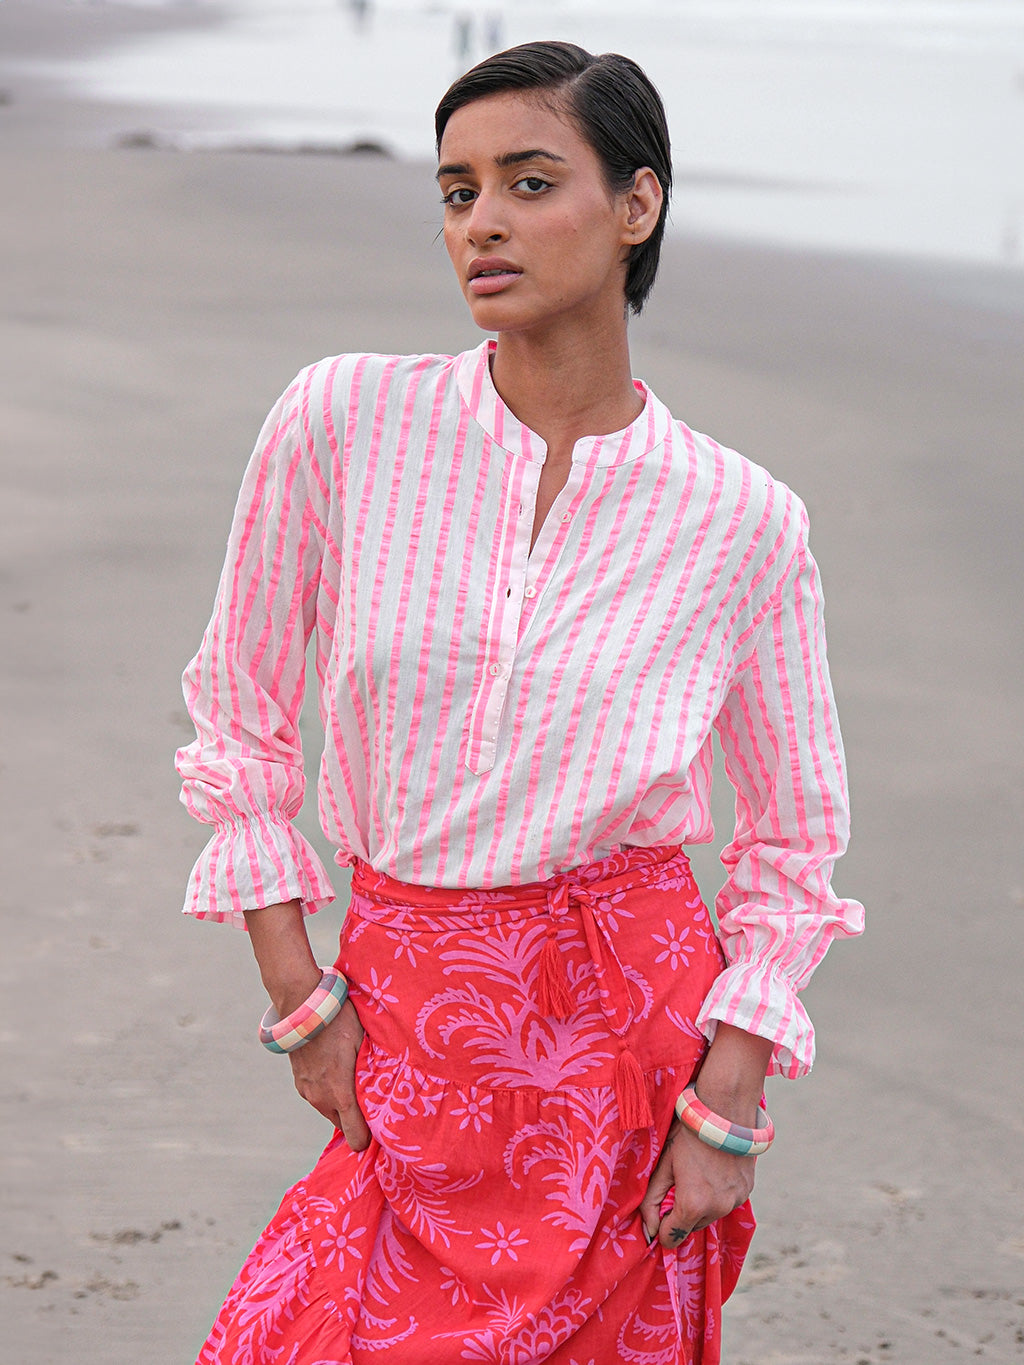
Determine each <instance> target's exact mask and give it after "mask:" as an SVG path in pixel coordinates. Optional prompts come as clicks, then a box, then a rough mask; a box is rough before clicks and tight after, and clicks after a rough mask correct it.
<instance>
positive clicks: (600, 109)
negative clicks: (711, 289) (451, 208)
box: [434, 42, 672, 313]
mask: <svg viewBox="0 0 1024 1365" xmlns="http://www.w3.org/2000/svg"><path fill="white" fill-rule="evenodd" d="M510 91H524V92H530V91H535V92H537V93H538V94H543V93H544V92H550V96H551V102H552V107H554V108H558V107H561V108H564V110H565V112H566V113H567V114H568V115H569V117H570V118H572V120H573V121H574V123H575V124H576V126H577V128H578V129H579V131H580V133H581V134H582V136H583V137H584V138H585V139H586V141H587V142H588V143H589V144H590V146H591V147H592V148H593V149H594V152H595V153H596V155H597V158H598V160H599V161H600V163H601V167H602V169H603V171H604V175H605V180H606V182H607V184H608V188H609V190H610V191H611V192H612V193H613V194H622V193H624V192H625V191H626V190H628V189H629V188H630V186H631V185H632V183H633V177H634V175H635V174H636V172H637V171H638V170H639V169H640V167H641V166H649V167H650V168H651V170H652V171H653V172H654V173H655V175H656V176H657V177H658V179H659V181H660V182H661V188H662V191H663V193H664V202H663V204H662V206H661V214H660V215H659V218H658V222H657V224H656V226H655V228H654V231H653V232H652V233H651V235H650V237H648V239H647V241H646V242H640V243H638V244H637V245H636V246H634V247H632V248H631V250H630V255H629V260H628V262H627V269H626V301H627V303H628V304H629V306H630V308H631V309H632V310H633V312H634V313H639V312H640V310H641V309H642V308H643V306H644V303H645V301H646V299H647V295H648V294H649V293H650V291H651V286H652V285H653V284H654V277H655V276H656V275H657V273H658V259H659V257H660V255H661V242H662V238H663V237H664V235H665V220H666V218H667V217H668V201H669V194H670V193H671V190H672V152H671V146H670V143H669V135H668V124H667V123H666V120H665V108H664V105H663V104H662V102H661V96H660V95H659V94H658V92H657V90H656V89H655V87H654V86H653V85H652V83H651V81H650V80H649V79H648V77H647V76H646V74H645V73H644V72H643V71H642V70H641V68H640V67H639V66H637V64H636V62H634V61H631V60H630V58H629V57H621V56H619V54H618V53H616V52H605V53H603V54H602V55H601V56H595V55H594V54H593V53H592V52H587V51H586V49H585V48H582V47H577V46H576V44H575V43H560V42H543V43H524V44H522V46H520V47H510V48H509V49H508V50H507V51H505V52H497V53H495V54H494V56H493V57H488V58H486V60H484V61H482V62H480V63H479V64H478V65H477V66H474V67H472V68H471V69H470V70H469V71H467V72H466V73H465V75H464V76H460V77H459V78H458V80H457V81H455V82H454V83H453V84H452V85H451V86H450V87H449V89H448V91H447V92H446V93H445V95H444V97H443V98H442V100H441V103H440V104H439V105H438V106H437V110H436V112H435V114H434V128H435V131H436V133H437V150H438V153H440V150H441V138H442V137H443V136H444V130H445V128H446V127H447V126H448V120H449V119H450V118H451V116H452V114H454V113H455V111H456V110H457V109H462V108H464V107H465V105H467V104H472V103H473V101H474V100H479V99H486V98H487V96H488V95H500V94H505V93H508V92H510Z"/></svg>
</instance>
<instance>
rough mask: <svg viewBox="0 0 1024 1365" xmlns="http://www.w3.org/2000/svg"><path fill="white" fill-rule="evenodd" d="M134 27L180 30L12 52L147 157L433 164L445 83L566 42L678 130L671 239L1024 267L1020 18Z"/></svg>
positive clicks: (856, 5) (452, 12)
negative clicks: (232, 154)
mask: <svg viewBox="0 0 1024 1365" xmlns="http://www.w3.org/2000/svg"><path fill="white" fill-rule="evenodd" d="M7 3H8V8H11V0H7ZM125 7H126V6H125V5H123V4H122V5H121V6H119V7H118V8H122V9H123V8H125ZM22 8H23V9H24V8H25V6H22ZM29 8H31V7H29ZM75 8H78V9H79V10H85V11H88V10H96V9H99V8H104V6H103V4H102V0H91V3H90V0H81V3H80V4H79V5H78V6H76V7H75ZM108 8H109V7H108ZM131 8H135V9H136V10H138V11H141V12H142V13H143V14H144V15H147V16H148V17H152V16H153V15H154V13H155V12H159V11H161V10H163V11H164V13H165V15H166V16H167V17H168V18H171V19H173V20H174V21H175V23H177V24H181V25H182V27H181V28H180V29H179V31H176V32H170V33H169V32H166V31H164V32H160V33H152V34H150V35H149V36H146V35H145V33H144V31H143V32H142V33H139V34H137V35H136V36H135V37H133V38H132V40H131V41H130V42H122V43H121V44H120V45H119V46H118V47H117V48H116V49H115V50H113V51H111V50H100V51H94V52H92V53H91V54H88V55H86V54H85V53H83V52H82V51H81V50H78V51H75V50H71V51H68V52H66V53H65V54H63V55H61V56H54V55H53V54H41V53H35V54H31V53H26V54H25V64H24V65H23V66H22V67H21V69H22V70H31V71H32V72H33V73H34V74H36V75H37V76H45V77H46V78H48V79H51V80H56V81H64V82H69V83H70V84H71V85H72V87H73V88H75V89H77V90H78V91H80V92H81V93H83V94H85V95H87V96H88V97H89V98H90V99H92V100H97V101H102V102H105V103H107V104H111V105H113V104H117V103H121V104H130V105H136V106H139V108H140V110H141V109H145V110H146V111H147V114H148V118H147V121H146V123H145V124H144V125H142V126H141V127H140V128H139V129H137V130H132V131H135V132H137V133H138V134H139V135H141V136H142V137H144V138H145V137H152V138H154V139H155V140H157V141H159V143H160V144H161V145H169V146H178V147H214V146H219V147H225V146H239V145H250V146H260V147H264V148H270V147H276V148H296V147H302V148H305V149H307V150H309V149H320V150H323V151H329V150H336V149H339V148H345V147H352V146H363V147H367V148H377V149H379V150H380V151H381V152H383V153H385V154H388V155H393V156H398V157H403V158H409V157H429V156H430V155H431V153H432V150H433V149H432V144H431V133H430V129H431V114H432V111H433V107H434V104H435V103H436V100H437V92H438V91H439V90H440V89H443V87H444V86H445V85H446V84H447V83H448V81H449V80H450V79H452V78H453V77H454V76H455V75H456V74H457V73H458V72H460V71H462V70H464V69H465V68H466V67H467V66H470V65H472V64H473V62H475V61H478V60H479V59H480V58H482V57H483V56H486V55H487V54H488V53H489V52H492V51H495V50H497V49H498V48H500V47H506V46H511V45H512V44H514V43H519V42H525V41H529V40H530V39H532V38H535V37H537V36H538V35H543V36H545V37H551V38H563V39H568V40H570V41H572V42H577V43H580V44H581V45H583V46H584V47H587V48H590V49H591V50H592V51H599V52H600V51H616V52H625V53H628V54H629V55H630V56H633V57H635V58H636V60H637V61H639V62H640V64H641V65H642V66H643V67H644V68H645V70H646V71H647V72H648V73H649V74H650V75H651V77H652V78H653V79H654V81H655V83H656V84H657V85H658V87H659V89H660V90H661V92H662V94H663V97H664V99H665V103H666V107H667V109H668V112H669V119H670V125H671V127H672V128H673V129H674V130H675V139H676V156H677V160H678V163H679V174H680V190H679V194H678V197H677V201H676V207H675V220H676V222H677V224H678V225H679V226H682V227H687V228H692V229H695V230H697V231H709V232H714V233H727V234H729V235H730V236H739V237H754V238H756V239H758V240H766V241H782V242H790V243H797V244H804V245H814V246H829V247H839V248H854V249H856V250H869V251H870V250H874V251H885V252H900V253H904V254H925V255H927V256H930V257H940V258H952V259H957V260H966V261H983V262H998V263H1002V264H1006V265H1009V266H1016V267H1017V268H1020V267H1022V266H1024V4H1022V3H1021V0H639V2H638V3H635V4H629V5H626V6H624V5H621V4H614V3H611V2H610V0H546V2H545V3H538V2H537V0H506V3H500V2H499V0H482V2H481V3H480V4H479V5H469V4H454V5H452V4H442V3H439V0H438V2H434V0H163V3H161V0H138V3H137V4H136V5H134V6H132V7H131ZM204 20H206V21H207V22H203V21H204ZM214 20H216V22H214ZM76 22H77V23H78V25H79V26H80V27H81V28H82V29H83V30H84V28H85V25H84V24H83V23H82V16H78V18H77V19H76ZM13 69H15V70H17V69H18V68H17V66H15V67H14V68H13Z"/></svg>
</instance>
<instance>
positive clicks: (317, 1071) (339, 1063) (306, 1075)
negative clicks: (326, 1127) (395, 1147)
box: [289, 1000, 370, 1152]
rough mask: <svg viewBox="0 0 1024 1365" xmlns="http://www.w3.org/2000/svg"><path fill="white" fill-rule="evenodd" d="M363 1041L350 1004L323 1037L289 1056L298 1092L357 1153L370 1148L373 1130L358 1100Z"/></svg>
mask: <svg viewBox="0 0 1024 1365" xmlns="http://www.w3.org/2000/svg"><path fill="white" fill-rule="evenodd" d="M362 1041H363V1027H362V1025H361V1024H360V1022H359V1016H358V1014H356V1011H355V1007H354V1005H353V1004H352V1002H351V1000H346V1001H345V1003H344V1005H342V1007H341V1009H340V1010H339V1011H338V1013H337V1015H336V1016H335V1017H334V1019H332V1020H331V1022H330V1023H329V1024H328V1025H327V1027H326V1028H325V1029H324V1030H323V1031H322V1032H321V1033H318V1034H317V1036H316V1037H315V1038H311V1039H310V1040H309V1042H308V1043H306V1044H305V1046H304V1047H300V1048H299V1049H298V1050H297V1051H295V1052H292V1053H289V1059H290V1061H291V1064H292V1076H293V1077H294V1079H295V1089H296V1090H297V1091H298V1092H299V1094H300V1095H301V1096H302V1098H303V1099H304V1100H305V1101H306V1102H307V1103H308V1104H311V1105H312V1106H313V1108H314V1109H315V1110H316V1111H317V1113H319V1114H323V1116H324V1118H325V1119H328V1120H329V1121H330V1122H331V1123H333V1124H334V1126H335V1128H340V1129H341V1131H342V1133H343V1134H344V1136H345V1141H346V1142H347V1143H348V1145H349V1146H350V1147H351V1148H352V1150H353V1151H354V1152H362V1151H364V1150H365V1149H366V1148H367V1147H368V1146H369V1145H370V1130H369V1128H368V1127H367V1126H366V1119H365V1118H364V1117H363V1112H362V1110H361V1109H360V1108H359V1101H358V1100H357V1099H356V1057H357V1055H358V1053H359V1047H360V1044H361V1043H362Z"/></svg>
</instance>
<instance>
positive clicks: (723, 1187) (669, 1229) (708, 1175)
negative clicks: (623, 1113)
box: [640, 1119, 757, 1249]
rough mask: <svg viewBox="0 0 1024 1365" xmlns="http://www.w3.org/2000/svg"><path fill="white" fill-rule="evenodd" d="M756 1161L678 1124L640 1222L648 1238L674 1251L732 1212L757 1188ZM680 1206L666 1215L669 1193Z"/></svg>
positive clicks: (653, 1177)
mask: <svg viewBox="0 0 1024 1365" xmlns="http://www.w3.org/2000/svg"><path fill="white" fill-rule="evenodd" d="M756 1162H757V1158H756V1157H753V1156H734V1155H733V1154H732V1153H731V1152H721V1151H718V1150H717V1149H716V1148H714V1147H709V1146H708V1145H707V1143H705V1142H701V1140H700V1138H698V1137H697V1136H696V1135H695V1134H694V1133H691V1132H690V1130H689V1129H688V1128H686V1127H685V1126H684V1125H683V1124H682V1123H680V1122H679V1120H678V1119H675V1120H673V1123H672V1127H671V1128H670V1129H669V1131H668V1137H667V1139H666V1140H665V1146H664V1147H663V1148H662V1150H661V1156H660V1157H659V1158H658V1164H657V1165H656V1166H655V1168H654V1171H653V1173H652V1175H651V1179H650V1183H649V1185H648V1186H647V1194H646V1195H645V1196H644V1201H643V1203H642V1204H641V1205H640V1217H641V1218H642V1220H643V1225H644V1228H645V1230H646V1232H647V1236H648V1238H649V1239H650V1240H651V1241H652V1242H653V1241H654V1239H655V1237H657V1238H658V1239H659V1241H660V1242H661V1245H662V1246H663V1247H668V1248H670V1249H671V1248H674V1247H677V1246H679V1245H680V1243H681V1242H682V1241H683V1240H684V1239H685V1238H686V1237H688V1236H689V1235H690V1233H691V1232H694V1231H696V1229H697V1228H706V1227H707V1226H708V1224H709V1223H713V1222H714V1221H715V1220H716V1219H717V1218H724V1217H725V1216H726V1214H729V1213H732V1211H733V1209H735V1208H738V1207H739V1205H740V1204H742V1203H743V1202H744V1200H745V1199H747V1198H748V1197H749V1195H750V1191H751V1190H752V1189H753V1188H754V1166H755V1164H756ZM673 1187H674V1188H675V1194H674V1199H675V1203H674V1205H673V1207H672V1208H671V1209H669V1210H668V1212H667V1213H666V1214H665V1216H664V1217H662V1215H661V1206H662V1204H663V1202H664V1200H665V1196H666V1195H667V1194H668V1192H669V1190H671V1189H672V1188H673Z"/></svg>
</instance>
